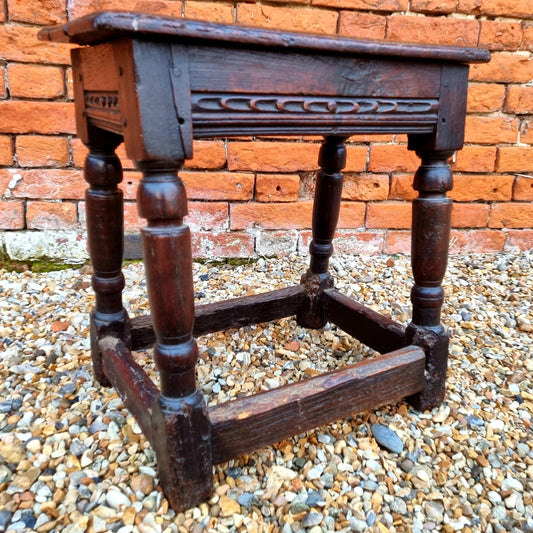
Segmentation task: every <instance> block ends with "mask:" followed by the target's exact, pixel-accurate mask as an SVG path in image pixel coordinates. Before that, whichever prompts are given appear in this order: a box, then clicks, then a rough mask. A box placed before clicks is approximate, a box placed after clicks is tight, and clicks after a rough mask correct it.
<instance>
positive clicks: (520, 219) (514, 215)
mask: <svg viewBox="0 0 533 533" xmlns="http://www.w3.org/2000/svg"><path fill="white" fill-rule="evenodd" d="M489 227H490V228H513V229H518V228H533V203H531V204H528V203H524V202H509V203H502V204H494V205H493V206H492V209H491V212H490V219H489Z"/></svg>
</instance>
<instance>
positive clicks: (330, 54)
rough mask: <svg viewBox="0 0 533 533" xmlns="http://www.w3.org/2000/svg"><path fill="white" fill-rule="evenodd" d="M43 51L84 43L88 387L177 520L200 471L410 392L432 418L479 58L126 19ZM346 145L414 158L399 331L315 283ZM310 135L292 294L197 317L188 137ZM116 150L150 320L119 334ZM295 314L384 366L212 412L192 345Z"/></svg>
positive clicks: (80, 30) (81, 125)
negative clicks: (153, 476) (136, 351)
mask: <svg viewBox="0 0 533 533" xmlns="http://www.w3.org/2000/svg"><path fill="white" fill-rule="evenodd" d="M40 38H41V39H44V40H53V41H56V42H70V43H79V44H85V45H91V46H88V47H86V48H82V49H78V50H73V51H72V59H73V78H74V98H75V104H76V124H77V130H78V135H79V136H80V138H81V139H82V141H83V142H84V143H85V144H86V145H87V146H88V148H89V155H88V157H87V162H86V165H85V177H86V179H87V181H88V182H89V184H90V188H89V191H88V193H87V201H86V203H87V224H88V235H89V239H88V240H89V247H90V252H91V259H92V262H93V266H94V278H93V286H94V290H95V293H96V306H95V311H94V312H93V314H92V318H91V342H92V348H93V350H92V356H93V363H94V364H93V366H94V370H95V374H96V377H97V379H98V380H99V381H100V382H101V383H102V384H108V383H109V382H110V383H111V384H113V385H115V386H116V387H117V390H118V391H119V393H120V395H121V397H122V398H123V399H124V401H125V403H126V405H127V407H128V408H129V409H130V410H131V411H132V412H133V413H134V415H135V416H136V418H137V419H138V420H139V423H140V425H141V427H142V429H143V431H144V433H145V435H146V436H147V437H148V438H149V439H150V440H151V442H152V445H153V446H154V449H155V452H156V457H157V462H158V469H159V478H160V482H161V485H162V487H163V490H164V492H165V494H166V495H167V497H168V498H169V501H170V504H171V506H172V507H173V508H174V509H175V510H176V511H182V510H184V509H186V508H188V507H191V506H194V505H197V504H198V503H200V502H201V501H202V500H203V499H205V498H207V497H208V496H209V494H210V493H211V491H212V465H213V462H221V461H225V460H227V459H230V458H232V457H235V456H237V455H239V454H241V453H244V452H248V451H250V450H252V449H255V448H257V447H259V446H263V445H265V444H268V443H270V442H274V441H277V440H280V439H282V438H286V437H289V436H291V435H294V434H295V433H299V432H301V431H305V430H308V429H311V428H313V427H315V426H317V425H320V424H323V423H326V422H329V421H331V420H335V419H338V418H341V417H344V416H348V415H350V414H352V413H354V412H356V411H358V410H362V409H370V408H375V407H377V406H379V405H382V404H385V403H389V402H393V401H397V400H399V399H400V398H403V397H406V396H408V397H409V401H410V402H411V403H412V404H413V405H414V406H415V407H417V408H418V409H429V408H432V407H435V406H437V405H439V403H440V402H441V401H442V399H443V396H444V390H445V371H446V364H447V357H448V336H447V333H446V331H445V330H444V328H443V327H442V325H441V323H440V309H441V306H442V303H443V291H442V287H441V282H442V278H443V276H444V272H445V269H446V261H447V250H448V241H449V233H450V214H451V201H450V200H449V199H448V198H447V197H446V192H447V191H449V190H450V189H451V186H452V176H451V172H450V169H449V167H448V165H447V159H448V158H449V157H450V155H451V154H452V152H453V151H454V150H457V149H460V148H461V147H462V144H463V139H464V121H465V113H466V90H467V83H468V63H472V62H486V61H488V60H489V57H490V56H489V53H488V52H487V51H485V50H477V49H470V48H452V47H443V46H423V45H417V44H414V45H413V44H402V43H390V42H378V41H357V40H352V39H345V38H339V37H324V36H316V35H306V34H296V33H286V32H279V31H269V30H261V29H256V28H242V27H236V26H233V27H232V26H223V25H219V24H212V23H206V22H195V21H188V20H183V19H170V18H165V17H155V16H146V15H142V14H139V13H125V12H105V13H96V14H93V15H90V16H87V17H84V18H82V19H79V20H76V21H73V22H69V23H68V24H67V25H64V26H56V27H52V28H45V29H43V30H42V31H41V32H40ZM359 133H364V134H369V133H401V134H407V135H408V139H409V144H408V147H409V149H411V150H415V151H416V152H417V154H418V155H419V157H420V158H421V160H422V164H421V166H420V168H419V170H418V171H417V173H416V176H415V181H414V187H415V189H416V190H417V191H418V192H419V196H418V198H416V200H415V201H414V202H413V232H412V248H413V250H412V265H413V274H414V278H415V284H414V287H413V290H412V302H413V317H412V322H411V323H410V324H409V326H408V327H407V328H403V327H402V326H400V325H399V324H396V323H395V322H393V321H392V320H390V319H389V318H387V317H383V316H380V315H379V314H378V313H375V312H374V311H372V310H370V309H366V308H365V307H364V306H362V305H360V304H357V303H356V302H353V301H351V300H350V299H349V298H347V297H345V296H343V295H341V294H339V293H338V292H337V291H336V290H335V289H334V288H333V278H332V276H331V275H330V273H329V272H328V261H329V258H330V256H331V252H332V250H333V243H332V239H333V235H334V233H335V227H336V224H337V219H338V216H339V208H340V199H341V195H342V172H341V171H342V168H343V167H344V165H345V156H346V151H345V148H344V141H345V139H346V138H347V137H349V136H351V135H354V134H359ZM318 134H319V135H323V136H324V137H325V138H326V140H325V142H324V145H323V147H322V149H321V155H320V161H319V166H320V167H321V169H320V172H319V174H318V179H317V186H316V195H315V204H314V210H313V222H312V227H313V240H312V243H311V246H310V255H311V262H310V267H309V270H308V272H307V273H306V274H304V276H303V277H302V282H301V285H300V286H299V287H292V288H289V289H283V290H280V291H274V292H271V293H267V294H259V295H256V296H251V297H246V298H242V299H236V300H230V301H227V302H218V303H215V304H209V305H205V306H198V307H197V308H196V310H195V307H194V299H193V282H192V260H191V242H190V231H189V228H188V227H187V226H185V225H184V224H183V218H184V217H185V215H186V214H187V198H186V194H185V189H184V186H183V183H182V182H181V180H180V179H179V177H178V175H177V171H178V170H179V169H180V168H181V166H182V164H183V161H184V160H185V159H189V158H191V157H192V146H193V138H203V137H206V136H212V135H217V136H229V137H231V136H239V137H241V136H243V135H248V136H250V135H274V136H276V135H318ZM122 140H123V141H124V143H125V147H126V152H127V154H128V156H129V157H130V158H131V159H133V160H134V161H135V162H136V165H137V167H138V168H139V169H140V170H142V172H143V179H142V181H141V184H140V186H139V188H138V202H137V205H138V208H139V214H140V216H141V217H143V218H145V219H146V220H147V226H146V227H145V228H143V230H142V240H143V251H144V258H145V263H146V277H147V285H148V295H149V299H150V307H151V311H152V315H151V317H142V318H137V319H135V320H134V321H132V324H131V325H130V321H129V319H128V317H127V314H126V312H125V310H124V308H123V307H122V300H121V292H122V288H123V285H124V278H123V276H122V273H121V262H122V254H123V248H124V245H123V213H122V211H123V205H122V204H123V202H122V195H121V193H120V191H119V190H118V188H117V184H118V183H119V182H120V180H121V178H122V171H121V168H120V162H119V160H118V158H117V157H116V155H115V149H116V147H117V146H118V144H119V143H120V142H121V141H122ZM291 315H296V316H297V320H298V321H299V323H300V324H302V325H305V326H307V327H315V328H316V327H322V326H323V325H324V324H325V323H326V322H327V321H331V322H333V323H334V324H337V325H338V326H339V327H341V328H343V329H344V330H345V331H347V332H348V333H350V334H351V335H353V336H354V337H356V338H358V339H359V340H361V341H362V342H364V343H366V344H368V345H370V346H371V347H372V348H374V349H376V350H378V351H380V352H389V353H386V354H384V355H383V356H380V357H378V358H376V359H373V360H367V361H364V362H363V363H359V364H357V365H352V366H350V367H346V368H341V369H338V370H335V371H333V372H330V373H328V374H325V375H322V376H317V377H315V378H312V379H309V380H306V381H303V382H299V383H296V384H293V385H290V386H286V387H281V388H280V389H277V390H274V391H269V392H267V393H262V394H258V395H255V396H251V397H248V398H243V399H239V400H236V401H235V402H230V403H228V404H224V405H221V406H217V407H213V408H211V409H209V413H208V410H207V407H206V405H205V402H204V399H203V397H202V394H201V393H200V391H199V389H198V387H197V385H196V377H195V370H196V368H195V367H196V362H197V358H198V348H197V345H196V341H195V338H194V335H198V334H202V333H206V332H209V331H217V330H225V329H227V328H234V327H239V326H243V325H247V324H253V323H258V322H264V321H268V320H273V319H278V318H281V317H284V316H291ZM151 323H153V328H152V325H151ZM131 327H132V328H133V331H131ZM131 335H132V336H133V337H131ZM132 340H133V342H132ZM150 343H154V350H153V355H154V360H155V363H156V366H157V368H158V370H159V373H160V378H161V379H160V381H161V389H160V390H157V389H156V388H155V386H154V384H153V383H152V382H151V381H150V380H149V379H148V377H147V376H146V374H145V373H144V372H143V371H142V369H141V368H140V367H139V366H138V365H136V364H135V361H134V359H133V358H132V356H131V353H130V352H129V349H131V346H132V344H133V346H134V347H135V348H141V347H146V346H147V345H149V344H150ZM405 346H406V347H405Z"/></svg>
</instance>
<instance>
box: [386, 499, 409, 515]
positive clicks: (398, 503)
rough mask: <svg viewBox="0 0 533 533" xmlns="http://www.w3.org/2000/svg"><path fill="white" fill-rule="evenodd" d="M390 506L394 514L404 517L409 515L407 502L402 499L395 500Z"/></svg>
mask: <svg viewBox="0 0 533 533" xmlns="http://www.w3.org/2000/svg"><path fill="white" fill-rule="evenodd" d="M389 506H390V510H391V511H392V512H393V513H398V514H402V515H404V514H407V503H405V500H402V498H394V500H392V502H390V504H389Z"/></svg>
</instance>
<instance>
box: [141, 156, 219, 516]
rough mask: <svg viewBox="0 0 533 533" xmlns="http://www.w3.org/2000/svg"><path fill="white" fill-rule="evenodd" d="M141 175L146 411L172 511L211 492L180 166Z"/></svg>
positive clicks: (148, 169)
mask: <svg viewBox="0 0 533 533" xmlns="http://www.w3.org/2000/svg"><path fill="white" fill-rule="evenodd" d="M138 166H139V168H140V169H141V170H142V171H143V179H142V181H141V184H140V186H139V190H138V196H137V202H138V208H139V214H140V216H141V217H143V218H146V219H147V227H145V228H143V229H142V240H143V248H144V259H145V268H146V279H147V284H148V296H149V299H150V307H151V315H152V322H153V327H154V331H155V334H156V343H155V345H154V351H153V353H154V360H155V363H156V365H157V368H158V370H159V373H160V380H161V394H160V396H159V397H158V398H156V400H155V402H154V405H153V407H152V416H153V435H154V439H153V441H154V442H153V443H152V444H153V446H154V449H155V452H156V456H157V462H158V470H159V476H160V481H161V485H162V486H163V489H164V491H165V494H166V495H167V497H168V499H169V501H170V504H171V505H172V507H173V508H174V509H175V510H184V509H187V508H189V507H192V506H194V505H197V504H198V503H199V502H201V501H202V500H204V499H205V498H207V497H208V496H209V495H210V493H211V491H212V476H213V473H212V459H211V428H210V425H209V420H208V418H207V408H206V405H205V402H204V400H203V396H202V394H201V392H200V391H199V390H198V388H197V386H196V368H195V367H196V361H197V359H198V348H197V346H196V341H195V340H194V338H193V336H192V329H193V323H194V293H193V279H192V259H191V237H190V230H189V228H188V227H187V226H185V225H184V224H183V217H184V216H185V215H186V214H187V198H186V195H185V187H184V185H183V183H182V181H181V180H180V179H179V177H178V175H177V170H178V168H180V166H181V164H179V165H178V164H176V162H172V163H159V164H158V163H153V162H151V163H138Z"/></svg>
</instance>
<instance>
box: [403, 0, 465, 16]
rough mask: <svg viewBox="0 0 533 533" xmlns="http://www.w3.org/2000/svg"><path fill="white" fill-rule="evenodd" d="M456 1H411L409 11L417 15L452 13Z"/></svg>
mask: <svg viewBox="0 0 533 533" xmlns="http://www.w3.org/2000/svg"><path fill="white" fill-rule="evenodd" d="M456 4H457V1H456V0H411V11H416V12H418V13H432V14H436V13H453V12H454V11H455V6H456Z"/></svg>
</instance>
